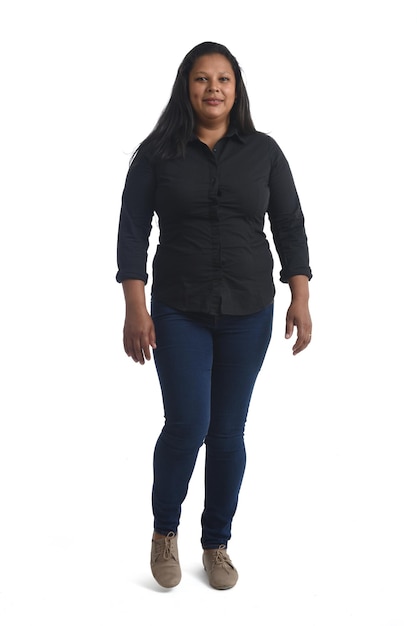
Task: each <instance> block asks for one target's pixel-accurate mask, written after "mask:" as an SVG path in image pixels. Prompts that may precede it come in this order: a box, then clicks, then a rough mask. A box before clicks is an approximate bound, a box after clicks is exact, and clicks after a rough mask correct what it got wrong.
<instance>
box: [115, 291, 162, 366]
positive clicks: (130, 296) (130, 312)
mask: <svg viewBox="0 0 417 626" xmlns="http://www.w3.org/2000/svg"><path fill="white" fill-rule="evenodd" d="M123 291H124V295H125V301H126V318H125V325H124V328H123V345H124V348H125V352H126V354H127V356H130V357H131V358H132V359H133V360H134V361H135V363H141V364H142V365H143V364H144V363H145V360H146V361H149V360H150V358H151V348H152V349H153V350H155V348H156V337H155V327H154V323H153V321H152V318H151V316H150V315H149V313H148V310H147V308H146V299H145V283H144V282H143V281H141V280H126V281H124V282H123Z"/></svg>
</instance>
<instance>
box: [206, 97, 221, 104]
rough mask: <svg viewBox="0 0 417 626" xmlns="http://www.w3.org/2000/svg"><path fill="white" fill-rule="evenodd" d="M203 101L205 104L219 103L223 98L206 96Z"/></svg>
mask: <svg viewBox="0 0 417 626" xmlns="http://www.w3.org/2000/svg"><path fill="white" fill-rule="evenodd" d="M203 102H206V103H207V104H221V103H222V102H223V100H219V99H217V98H207V99H206V100H203Z"/></svg>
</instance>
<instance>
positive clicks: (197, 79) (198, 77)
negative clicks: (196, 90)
mask: <svg viewBox="0 0 417 626" xmlns="http://www.w3.org/2000/svg"><path fill="white" fill-rule="evenodd" d="M195 80H196V81H199V82H205V81H206V80H207V78H206V77H205V76H197V78H196V79H195Z"/></svg>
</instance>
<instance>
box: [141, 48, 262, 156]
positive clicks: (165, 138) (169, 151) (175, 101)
mask: <svg viewBox="0 0 417 626" xmlns="http://www.w3.org/2000/svg"><path fill="white" fill-rule="evenodd" d="M206 54H222V55H223V56H224V57H226V59H227V60H228V61H229V63H230V64H231V66H232V68H233V72H234V75H235V80H236V101H235V104H234V105H233V108H232V110H231V112H230V122H231V123H232V124H233V125H234V126H235V127H236V129H237V130H238V131H239V132H241V133H243V134H248V133H253V132H255V130H256V129H255V126H254V124H253V121H252V117H251V114H250V108H249V98H248V94H247V91H246V87H245V85H244V83H243V78H242V73H241V70H240V67H239V63H238V62H237V60H236V58H235V57H234V56H233V55H232V53H231V52H230V51H229V50H228V49H227V48H226V46H223V45H222V44H220V43H213V42H212V41H205V42H204V43H200V44H198V45H197V46H195V47H194V48H193V49H192V50H190V52H188V54H186V56H185V57H184V60H183V61H182V63H181V65H180V66H179V68H178V72H177V77H176V79H175V82H174V85H173V87H172V93H171V97H170V99H169V102H168V104H167V105H166V107H165V109H164V110H163V111H162V113H161V116H160V118H159V120H158V122H157V124H156V126H155V128H154V129H153V131H152V132H151V133H150V135H148V137H147V138H146V139H145V140H144V141H143V142H142V143H141V145H140V146H139V148H138V149H137V150H136V151H135V152H134V154H133V156H132V159H131V163H132V164H133V163H134V160H135V157H136V155H137V154H138V153H139V152H141V149H143V148H145V147H146V148H149V152H150V154H151V156H152V158H157V159H166V158H175V157H179V156H184V154H185V148H186V145H187V142H188V141H189V140H190V138H191V136H192V134H193V131H194V124H195V118H194V111H193V108H192V106H191V103H190V98H189V93H188V77H189V74H190V71H191V68H192V67H193V65H194V63H195V62H196V60H197V59H198V58H199V57H201V56H203V55H206ZM147 151H148V150H147Z"/></svg>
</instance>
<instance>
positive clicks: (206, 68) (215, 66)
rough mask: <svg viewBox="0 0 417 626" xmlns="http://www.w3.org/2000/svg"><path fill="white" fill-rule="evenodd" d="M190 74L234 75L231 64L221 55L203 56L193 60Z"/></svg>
mask: <svg viewBox="0 0 417 626" xmlns="http://www.w3.org/2000/svg"><path fill="white" fill-rule="evenodd" d="M191 72H193V73H197V72H202V73H210V72H215V73H219V74H220V73H221V74H226V73H227V74H234V72H233V67H232V64H231V63H230V61H229V60H228V59H226V57H225V56H223V55H222V54H217V53H215V54H205V55H204V56H201V57H198V59H196V60H195V62H194V65H193V66H192V68H191Z"/></svg>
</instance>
